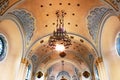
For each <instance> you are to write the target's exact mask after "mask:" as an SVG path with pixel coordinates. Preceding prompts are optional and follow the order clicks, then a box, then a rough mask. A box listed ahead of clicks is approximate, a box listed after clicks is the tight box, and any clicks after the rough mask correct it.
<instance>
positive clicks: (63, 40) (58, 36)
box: [48, 10, 71, 49]
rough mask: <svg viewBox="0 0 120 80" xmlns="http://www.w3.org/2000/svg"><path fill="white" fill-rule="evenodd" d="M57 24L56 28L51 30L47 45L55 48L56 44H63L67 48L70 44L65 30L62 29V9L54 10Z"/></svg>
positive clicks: (63, 14) (63, 13)
mask: <svg viewBox="0 0 120 80" xmlns="http://www.w3.org/2000/svg"><path fill="white" fill-rule="evenodd" d="M56 16H57V24H56V30H54V31H53V34H52V35H51V36H50V38H49V40H48V42H49V46H50V47H51V48H53V49H55V47H56V45H57V44H59V45H63V46H64V47H65V48H68V47H69V46H70V45H71V39H70V38H69V36H68V35H67V32H66V30H65V29H64V16H65V12H64V11H63V10H61V11H59V10H58V11H56Z"/></svg>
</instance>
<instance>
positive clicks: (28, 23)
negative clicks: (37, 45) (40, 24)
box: [10, 9, 35, 44]
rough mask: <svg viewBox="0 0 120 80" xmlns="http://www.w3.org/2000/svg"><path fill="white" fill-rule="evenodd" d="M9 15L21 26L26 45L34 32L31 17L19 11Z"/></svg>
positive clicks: (27, 13)
mask: <svg viewBox="0 0 120 80" xmlns="http://www.w3.org/2000/svg"><path fill="white" fill-rule="evenodd" d="M10 14H12V15H14V16H15V18H16V19H17V20H18V21H19V23H20V24H21V27H22V29H23V31H24V33H25V38H26V41H27V42H26V43H27V44H28V43H29V41H30V40H31V38H32V36H33V32H34V29H35V28H34V18H33V16H32V15H31V14H30V13H29V12H28V11H26V10H23V9H19V10H14V11H12V12H10Z"/></svg>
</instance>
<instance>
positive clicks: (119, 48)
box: [116, 33, 120, 56]
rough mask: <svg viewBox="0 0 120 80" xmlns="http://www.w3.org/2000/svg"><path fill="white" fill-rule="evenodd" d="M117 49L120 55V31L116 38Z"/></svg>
mask: <svg viewBox="0 0 120 80" xmlns="http://www.w3.org/2000/svg"><path fill="white" fill-rule="evenodd" d="M116 49H117V52H118V55H119V56H120V33H119V34H118V37H117V39H116Z"/></svg>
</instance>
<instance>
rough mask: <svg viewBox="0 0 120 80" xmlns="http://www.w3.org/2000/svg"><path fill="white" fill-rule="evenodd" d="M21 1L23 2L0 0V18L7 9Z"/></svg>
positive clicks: (18, 0)
mask: <svg viewBox="0 0 120 80" xmlns="http://www.w3.org/2000/svg"><path fill="white" fill-rule="evenodd" d="M21 1H23V0H0V16H2V15H3V14H4V13H5V12H6V11H7V10H8V9H9V8H11V7H12V6H14V5H15V4H16V3H18V2H21Z"/></svg>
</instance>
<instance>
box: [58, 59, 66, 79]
mask: <svg viewBox="0 0 120 80" xmlns="http://www.w3.org/2000/svg"><path fill="white" fill-rule="evenodd" d="M62 71H64V61H62ZM60 80H67V79H66V78H64V75H63V76H62V78H61V79H60Z"/></svg>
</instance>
